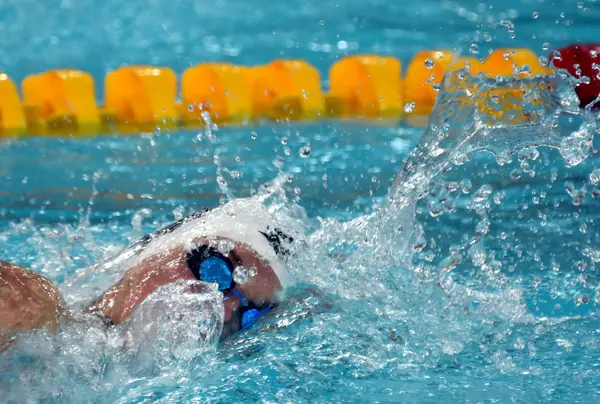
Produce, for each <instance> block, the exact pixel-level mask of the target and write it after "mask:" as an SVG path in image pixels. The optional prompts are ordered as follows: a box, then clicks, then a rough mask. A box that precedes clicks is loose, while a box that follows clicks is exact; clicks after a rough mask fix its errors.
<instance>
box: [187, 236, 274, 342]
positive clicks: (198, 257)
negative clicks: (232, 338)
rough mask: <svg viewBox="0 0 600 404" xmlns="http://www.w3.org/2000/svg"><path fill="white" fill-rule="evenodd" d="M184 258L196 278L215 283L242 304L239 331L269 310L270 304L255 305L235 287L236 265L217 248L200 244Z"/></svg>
mask: <svg viewBox="0 0 600 404" xmlns="http://www.w3.org/2000/svg"><path fill="white" fill-rule="evenodd" d="M186 260H187V265H188V267H189V268H190V270H191V271H192V273H193V274H194V276H195V277H196V279H198V280H200V281H202V282H207V283H215V284H217V288H218V289H219V291H221V292H223V294H225V293H227V292H231V293H232V294H233V295H234V296H236V297H237V298H238V299H239V300H240V302H241V305H242V309H241V316H240V331H245V330H247V329H248V328H250V327H251V326H252V324H254V323H255V322H256V321H257V320H258V319H259V318H261V317H263V316H264V315H266V314H268V313H269V312H270V311H271V309H272V306H271V305H268V306H263V307H257V306H256V305H254V304H253V303H252V302H250V301H248V299H246V297H245V296H244V295H243V294H242V293H241V292H239V291H238V290H236V289H235V285H236V283H235V281H234V280H233V271H234V269H235V267H236V266H237V265H234V264H233V262H232V260H231V259H229V258H228V257H226V256H225V255H223V254H221V253H220V252H219V251H218V250H217V249H215V248H213V247H209V246H207V245H203V246H200V247H198V248H197V249H195V250H193V251H192V252H190V253H189V254H188V255H187V258H186ZM224 299H227V297H224Z"/></svg>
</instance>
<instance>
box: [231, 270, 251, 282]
mask: <svg viewBox="0 0 600 404" xmlns="http://www.w3.org/2000/svg"><path fill="white" fill-rule="evenodd" d="M248 275H249V274H248V269H247V268H244V267H237V268H235V269H234V270H233V281H234V282H235V283H237V284H238V285H243V284H244V283H246V281H248Z"/></svg>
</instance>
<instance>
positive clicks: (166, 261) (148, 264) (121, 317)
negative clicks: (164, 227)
mask: <svg viewBox="0 0 600 404" xmlns="http://www.w3.org/2000/svg"><path fill="white" fill-rule="evenodd" d="M183 257H184V254H183V248H182V247H181V248H175V249H172V250H168V251H165V252H162V253H159V254H156V255H154V256H152V257H150V258H147V259H145V260H144V261H142V262H140V263H139V264H138V265H136V266H134V267H132V268H130V269H129V270H127V272H126V273H125V275H124V276H123V278H121V280H120V281H119V282H117V283H116V284H115V285H113V286H112V287H111V288H110V289H108V290H107V291H106V292H105V293H104V294H103V295H102V296H100V297H99V298H98V299H96V300H95V301H94V302H92V303H91V304H90V305H89V306H88V307H87V308H86V311H88V312H92V313H96V314H98V315H100V316H101V317H104V318H105V319H106V320H108V321H109V322H110V323H112V324H120V323H122V322H123V321H125V320H127V318H129V316H131V313H133V311H134V310H135V308H136V307H137V306H138V305H139V304H140V303H142V302H143V301H144V299H146V298H147V297H148V296H149V295H150V294H152V292H154V291H155V290H156V289H157V288H159V287H160V286H163V285H166V284H168V283H172V282H175V281H177V280H180V279H189V280H193V279H195V278H194V275H193V274H192V272H191V271H190V270H189V269H188V267H187V264H186V262H185V259H184V258H183Z"/></svg>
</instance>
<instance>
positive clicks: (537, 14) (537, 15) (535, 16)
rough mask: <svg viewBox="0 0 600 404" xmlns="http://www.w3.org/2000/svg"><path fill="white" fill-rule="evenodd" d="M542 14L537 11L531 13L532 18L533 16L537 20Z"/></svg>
mask: <svg viewBox="0 0 600 404" xmlns="http://www.w3.org/2000/svg"><path fill="white" fill-rule="evenodd" d="M539 16H540V13H538V12H537V11H534V12H533V14H531V18H533V19H534V20H537V18H538V17H539Z"/></svg>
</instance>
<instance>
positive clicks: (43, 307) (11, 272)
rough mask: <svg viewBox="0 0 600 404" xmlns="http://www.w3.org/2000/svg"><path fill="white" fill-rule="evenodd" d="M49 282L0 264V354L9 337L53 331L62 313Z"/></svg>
mask: <svg viewBox="0 0 600 404" xmlns="http://www.w3.org/2000/svg"><path fill="white" fill-rule="evenodd" d="M61 300H62V299H61V296H60V293H59V291H58V289H57V288H56V286H54V285H53V284H52V282H51V281H50V280H48V279H46V278H44V277H43V276H41V275H39V274H37V273H35V272H34V271H32V270H30V269H26V268H23V267H20V266H18V265H14V264H11V263H8V262H3V261H0V352H2V351H3V350H5V349H6V348H7V347H8V346H9V345H10V344H11V342H12V341H14V338H12V337H11V334H12V333H15V332H18V333H21V332H28V331H32V330H35V329H39V328H44V327H46V328H48V329H49V330H50V331H52V332H54V331H56V329H57V327H58V322H59V319H60V316H61V313H62V311H63V309H62V305H61Z"/></svg>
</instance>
